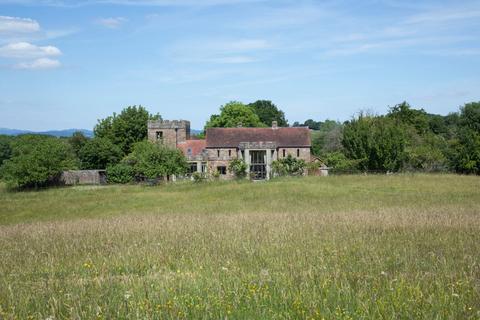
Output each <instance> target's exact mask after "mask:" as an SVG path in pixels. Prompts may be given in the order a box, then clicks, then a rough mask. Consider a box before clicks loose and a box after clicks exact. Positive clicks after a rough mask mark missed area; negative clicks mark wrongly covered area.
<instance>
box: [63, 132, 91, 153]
mask: <svg viewBox="0 0 480 320" xmlns="http://www.w3.org/2000/svg"><path fill="white" fill-rule="evenodd" d="M87 141H88V138H87V137H85V135H84V134H83V133H82V132H81V131H76V132H74V133H73V134H72V136H71V137H70V138H68V142H69V143H70V145H71V146H72V149H73V151H74V152H75V154H76V155H77V157H78V156H79V153H80V149H82V147H83V146H84V145H85V143H86V142H87Z"/></svg>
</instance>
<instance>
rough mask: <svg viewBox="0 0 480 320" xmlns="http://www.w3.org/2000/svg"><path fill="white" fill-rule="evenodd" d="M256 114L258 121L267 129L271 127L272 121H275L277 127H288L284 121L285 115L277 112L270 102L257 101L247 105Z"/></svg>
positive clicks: (280, 111)
mask: <svg viewBox="0 0 480 320" xmlns="http://www.w3.org/2000/svg"><path fill="white" fill-rule="evenodd" d="M247 106H248V107H250V108H252V109H253V111H254V112H255V113H256V114H257V116H258V117H259V119H260V121H261V122H262V123H263V124H264V125H265V126H267V127H269V126H271V125H272V122H273V121H277V125H278V126H279V127H288V122H287V120H286V119H285V113H284V112H283V111H282V110H279V109H278V108H277V106H276V105H275V104H273V103H272V101H270V100H257V101H255V102H253V103H250V104H248V105H247Z"/></svg>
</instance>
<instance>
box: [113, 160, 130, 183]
mask: <svg viewBox="0 0 480 320" xmlns="http://www.w3.org/2000/svg"><path fill="white" fill-rule="evenodd" d="M134 176H135V172H134V171H133V168H132V166H129V165H128V164H125V163H118V164H115V165H111V166H108V167H107V181H108V183H130V182H132V181H133V178H134Z"/></svg>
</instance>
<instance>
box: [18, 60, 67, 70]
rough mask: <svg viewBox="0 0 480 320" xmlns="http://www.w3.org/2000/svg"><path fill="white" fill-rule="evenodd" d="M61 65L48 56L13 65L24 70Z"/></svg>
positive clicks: (51, 67)
mask: <svg viewBox="0 0 480 320" xmlns="http://www.w3.org/2000/svg"><path fill="white" fill-rule="evenodd" d="M60 66H61V63H60V61H58V60H54V59H50V58H40V59H36V60H33V61H32V62H20V63H17V64H15V65H14V66H13V67H14V68H15V69H24V70H44V69H55V68H59V67H60Z"/></svg>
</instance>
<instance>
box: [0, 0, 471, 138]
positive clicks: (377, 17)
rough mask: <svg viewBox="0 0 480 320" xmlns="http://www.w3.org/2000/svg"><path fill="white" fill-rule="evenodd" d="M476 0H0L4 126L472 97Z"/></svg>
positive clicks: (376, 107) (323, 112)
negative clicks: (237, 104)
mask: <svg viewBox="0 0 480 320" xmlns="http://www.w3.org/2000/svg"><path fill="white" fill-rule="evenodd" d="M479 88H480V1H460V0H459V1H442V0H435V1H429V0H422V1H412V0H403V1H402V0H362V1H358V0H338V1H328V0H326V1H307V0H295V1H293V0H138V1H134V0H78V1H74V0H36V1H34V0H0V127H7V128H17V129H28V130H49V129H65V128H85V129H92V128H93V127H94V125H95V124H96V122H97V119H101V118H104V117H106V116H108V115H111V114H112V113H113V112H117V113H118V112H120V111H121V110H122V108H124V107H126V106H129V105H143V106H145V107H146V108H147V109H148V110H149V111H150V112H151V113H160V115H161V116H162V117H163V118H164V119H185V120H190V121H191V123H192V128H197V129H201V128H203V126H204V124H205V121H206V120H207V119H208V118H209V117H210V115H211V114H214V113H218V110H219V107H220V106H221V105H223V104H225V103H227V102H229V101H232V100H236V101H241V102H244V103H249V102H253V101H256V100H259V99H265V100H271V101H273V102H274V103H275V104H276V105H277V106H278V107H279V108H280V109H282V110H283V111H284V112H285V114H286V117H287V119H288V120H289V122H290V123H291V124H292V123H293V122H294V121H299V122H303V121H304V120H306V119H309V118H311V119H314V120H317V121H323V120H325V119H333V120H339V121H345V120H348V119H350V118H351V117H352V116H354V115H355V114H356V113H358V112H359V111H360V110H368V111H370V112H374V113H379V114H382V113H385V112H387V111H388V108H389V107H392V106H394V105H395V104H398V103H401V102H402V101H407V102H409V103H410V104H411V105H412V106H413V107H415V108H424V109H425V110H426V111H428V112H430V113H438V114H448V113H449V112H455V111H458V108H459V106H461V105H463V104H464V103H467V102H471V101H479V100H480V90H479Z"/></svg>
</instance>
